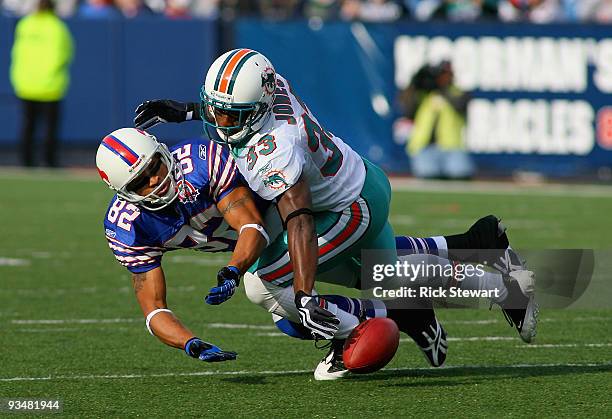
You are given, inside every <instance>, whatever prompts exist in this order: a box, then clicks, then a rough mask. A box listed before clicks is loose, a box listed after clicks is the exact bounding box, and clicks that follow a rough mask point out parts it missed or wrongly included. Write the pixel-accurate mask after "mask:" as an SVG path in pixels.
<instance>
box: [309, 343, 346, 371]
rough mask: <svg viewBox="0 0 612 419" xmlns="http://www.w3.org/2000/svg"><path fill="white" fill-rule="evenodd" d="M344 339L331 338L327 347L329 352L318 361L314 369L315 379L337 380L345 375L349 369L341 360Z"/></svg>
mask: <svg viewBox="0 0 612 419" xmlns="http://www.w3.org/2000/svg"><path fill="white" fill-rule="evenodd" d="M344 341H345V339H333V340H331V345H330V347H329V352H328V353H327V355H325V358H323V359H322V360H321V362H319V364H318V365H317V368H315V371H314V378H315V380H317V381H325V380H338V379H340V378H343V377H344V376H346V375H347V374H348V372H349V370H348V369H347V368H346V367H345V366H344V362H343V361H342V351H343V349H344Z"/></svg>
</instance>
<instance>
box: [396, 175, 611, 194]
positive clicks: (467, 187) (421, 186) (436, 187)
mask: <svg viewBox="0 0 612 419" xmlns="http://www.w3.org/2000/svg"><path fill="white" fill-rule="evenodd" d="M390 180H391V188H392V189H393V191H402V192H420V193H441V192H442V193H452V194H477V195H520V196H525V195H538V196H562V197H581V198H610V197H612V187H610V186H607V185H589V184H585V185H579V184H561V183H538V184H526V183H514V182H495V181H472V182H443V181H425V180H419V179H410V178H396V177H392V178H391V179H390Z"/></svg>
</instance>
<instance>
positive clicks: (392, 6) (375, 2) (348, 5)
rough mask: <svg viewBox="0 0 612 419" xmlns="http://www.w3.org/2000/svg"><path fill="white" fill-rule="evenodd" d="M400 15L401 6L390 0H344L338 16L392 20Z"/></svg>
mask: <svg viewBox="0 0 612 419" xmlns="http://www.w3.org/2000/svg"><path fill="white" fill-rule="evenodd" d="M401 15H402V8H401V7H400V5H399V4H397V3H395V2H393V1H391V0H345V1H344V3H342V8H341V10H340V16H341V17H342V18H343V19H345V20H360V21H363V22H392V21H394V20H397V19H399V18H400V17H401Z"/></svg>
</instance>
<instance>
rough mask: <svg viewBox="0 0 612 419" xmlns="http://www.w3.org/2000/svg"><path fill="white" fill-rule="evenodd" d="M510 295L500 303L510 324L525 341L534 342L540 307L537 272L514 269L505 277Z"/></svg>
mask: <svg viewBox="0 0 612 419" xmlns="http://www.w3.org/2000/svg"><path fill="white" fill-rule="evenodd" d="M504 283H505V285H506V288H507V289H508V297H506V299H505V300H504V301H502V302H501V303H499V305H500V306H501V308H502V312H503V314H504V317H505V318H506V320H507V321H508V323H509V324H510V326H514V327H516V330H517V331H518V333H519V336H520V337H521V339H522V340H523V342H525V343H531V342H533V340H534V338H535V336H536V329H537V326H538V314H539V307H538V303H537V302H536V300H535V274H534V273H533V272H531V271H524V270H520V271H514V272H511V273H510V275H508V276H505V277H504Z"/></svg>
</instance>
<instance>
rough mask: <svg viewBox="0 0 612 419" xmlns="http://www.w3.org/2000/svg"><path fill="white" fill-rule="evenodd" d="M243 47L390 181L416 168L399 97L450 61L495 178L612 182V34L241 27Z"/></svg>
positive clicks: (470, 134)
mask: <svg viewBox="0 0 612 419" xmlns="http://www.w3.org/2000/svg"><path fill="white" fill-rule="evenodd" d="M236 40H237V44H238V45H240V46H246V47H251V48H255V49H259V50H261V51H264V53H265V54H266V55H268V56H269V57H270V58H271V59H272V61H273V62H274V63H275V66H276V68H277V71H279V72H281V73H283V74H285V75H286V77H288V79H289V80H290V81H293V82H294V84H295V86H294V88H295V89H296V90H297V92H298V93H299V94H300V95H302V96H303V99H304V100H305V101H306V103H308V104H310V106H311V107H312V108H314V109H315V110H316V114H317V115H318V117H319V120H320V122H321V123H322V124H323V125H324V126H325V127H326V128H327V129H329V130H331V131H332V132H334V133H336V134H337V135H339V136H341V137H343V138H346V139H347V140H348V142H349V143H350V144H351V145H353V146H354V147H355V148H356V149H357V150H359V151H360V152H361V153H362V154H363V155H365V156H367V157H368V158H369V159H371V160H372V161H374V162H377V163H379V164H381V165H382V166H383V167H384V168H385V169H386V170H387V171H391V172H405V171H407V170H408V168H409V163H408V160H407V158H406V156H405V154H404V143H405V141H406V136H403V137H402V136H400V135H397V131H396V132H395V135H394V132H393V129H392V126H393V124H394V122H395V121H396V119H397V118H398V117H399V116H400V115H399V113H398V112H399V109H398V106H397V103H396V100H397V93H398V91H399V89H401V88H403V87H405V86H406V85H407V84H408V83H409V81H410V79H411V77H412V75H413V74H414V73H415V72H416V71H417V70H418V69H419V68H420V67H421V66H422V65H423V64H425V63H436V62H439V61H440V60H442V59H449V60H450V61H451V62H452V63H453V67H454V69H455V73H456V82H457V84H458V85H459V86H460V87H462V88H463V89H465V90H469V91H472V92H473V96H474V100H473V101H472V102H471V103H470V105H469V109H468V124H467V129H466V133H465V134H466V142H467V147H468V148H469V150H470V151H471V152H472V153H473V154H474V157H475V159H476V161H477V163H478V165H479V167H480V168H481V169H483V170H485V171H487V172H489V173H499V174H508V173H510V172H512V171H514V170H525V171H537V172H543V173H545V174H547V175H551V176H581V175H592V174H593V173H595V172H597V171H603V172H604V173H608V174H609V173H610V167H611V166H612V107H611V106H612V100H611V96H610V93H611V92H612V28H611V27H610V26H601V25H570V24H567V25H532V24H513V25H508V24H505V25H504V24H500V23H476V24H474V23H470V24H451V23H447V22H440V23H435V22H434V23H415V22H403V23H399V24H395V25H388V24H384V25H381V24H373V25H372V24H370V25H364V24H361V23H352V24H349V23H334V24H329V25H324V26H317V27H313V26H309V25H308V24H306V23H302V22H286V23H265V22H261V21H256V20H246V21H242V22H240V24H239V25H238V27H237V35H236Z"/></svg>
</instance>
